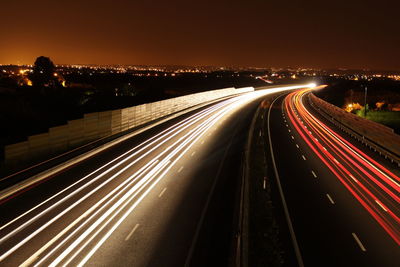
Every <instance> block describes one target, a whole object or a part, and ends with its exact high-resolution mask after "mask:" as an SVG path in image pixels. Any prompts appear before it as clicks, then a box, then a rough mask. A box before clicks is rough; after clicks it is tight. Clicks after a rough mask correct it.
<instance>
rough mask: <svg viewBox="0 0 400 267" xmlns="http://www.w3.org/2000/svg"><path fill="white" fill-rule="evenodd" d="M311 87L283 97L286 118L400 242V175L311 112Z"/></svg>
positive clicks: (398, 242)
mask: <svg viewBox="0 0 400 267" xmlns="http://www.w3.org/2000/svg"><path fill="white" fill-rule="evenodd" d="M310 91H311V89H304V90H300V91H297V92H293V93H291V94H289V95H288V96H287V97H286V98H285V101H284V105H285V110H286V113H287V114H288V118H289V119H290V121H291V123H292V124H293V126H294V128H295V129H296V131H297V132H298V134H299V135H300V136H301V138H302V139H303V140H304V141H305V143H306V144H307V145H308V146H309V147H310V148H311V150H312V151H313V152H314V153H315V155H316V156H317V157H318V158H319V159H320V160H321V161H322V162H323V163H324V164H325V165H326V166H327V167H328V168H329V170H330V171H331V172H332V173H333V174H334V175H335V176H336V177H337V178H338V179H339V181H340V182H341V183H342V184H343V185H344V186H345V188H346V189H347V190H348V191H349V192H350V193H351V194H352V195H353V196H354V197H355V198H356V199H357V201H358V202H359V203H360V204H361V205H362V206H363V207H364V208H365V209H366V210H367V211H368V212H369V214H371V216H372V217H373V218H374V219H375V220H376V221H377V222H378V223H379V224H380V225H381V226H382V227H383V229H384V230H385V231H386V232H387V233H388V234H389V235H390V236H391V237H392V238H393V240H394V241H395V242H396V243H397V244H398V245H400V218H399V214H400V209H399V203H400V195H399V193H400V178H399V177H398V176H396V175H395V174H394V173H392V172H391V171H389V170H388V169H387V168H385V167H384V166H382V165H381V164H379V163H378V162H377V161H375V160H373V159H372V158H371V157H369V156H368V155H366V154H365V153H364V152H362V151H361V150H360V149H358V148H357V147H355V146H354V145H353V144H351V143H350V142H349V141H347V140H346V139H345V138H343V137H342V136H340V135H339V134H338V133H337V132H335V131H334V130H333V129H332V128H330V127H329V126H327V125H326V124H324V123H323V122H322V121H321V120H319V119H318V118H316V117H315V116H313V115H312V114H311V113H310V112H309V110H307V108H306V106H305V105H304V100H305V99H306V98H307V94H308V93H309V92H310Z"/></svg>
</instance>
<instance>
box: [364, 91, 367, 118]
mask: <svg viewBox="0 0 400 267" xmlns="http://www.w3.org/2000/svg"><path fill="white" fill-rule="evenodd" d="M364 89H365V91H364V92H365V93H364V118H367V86H365V88H364Z"/></svg>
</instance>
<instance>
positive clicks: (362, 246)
mask: <svg viewBox="0 0 400 267" xmlns="http://www.w3.org/2000/svg"><path fill="white" fill-rule="evenodd" d="M351 234H352V236H353V238H354V239H355V240H356V242H357V244H358V246H359V247H360V248H361V250H362V251H364V252H365V251H367V250H366V249H365V247H364V245H363V244H362V243H361V241H360V239H359V238H358V236H357V235H356V234H355V233H351Z"/></svg>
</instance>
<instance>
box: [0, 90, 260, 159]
mask: <svg viewBox="0 0 400 267" xmlns="http://www.w3.org/2000/svg"><path fill="white" fill-rule="evenodd" d="M252 91H254V88H253V87H243V88H238V89H235V88H233V87H232V88H225V89H219V90H213V91H206V92H201V93H196V94H190V95H185V96H180V97H176V98H171V99H166V100H162V101H157V102H154V103H148V104H143V105H139V106H134V107H129V108H124V109H117V110H111V111H103V112H94V113H89V114H84V116H83V118H82V119H77V120H70V121H68V122H67V124H66V125H61V126H57V127H52V128H50V129H49V131H48V132H47V133H42V134H38V135H33V136H29V137H28V140H27V141H24V142H20V143H17V144H12V145H7V146H6V147H5V150H4V154H5V163H6V164H8V163H11V164H13V163H18V162H19V161H25V160H31V159H34V158H35V157H37V156H38V155H40V156H44V155H47V154H49V153H51V154H57V153H61V152H64V151H67V150H69V149H73V148H76V147H78V146H81V145H84V144H87V143H89V142H91V141H94V140H97V139H99V138H103V137H107V136H110V135H114V134H118V133H121V132H124V131H126V130H129V129H132V128H134V127H138V126H140V125H143V124H145V123H148V122H150V121H152V120H156V119H159V118H162V117H165V116H168V115H171V114H173V113H176V112H179V111H182V110H185V109H187V108H190V107H194V106H196V105H198V104H201V103H205V102H208V101H212V100H216V99H219V98H222V97H227V96H232V95H235V94H241V93H246V92H252Z"/></svg>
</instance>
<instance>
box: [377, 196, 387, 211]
mask: <svg viewBox="0 0 400 267" xmlns="http://www.w3.org/2000/svg"><path fill="white" fill-rule="evenodd" d="M375 202H376V203H377V204H378V205H379V207H381V208H382V209H383V210H384V211H386V212H387V209H386V208H385V207H384V206H383V205H382V203H381V202H380V201H379V200H377V199H375Z"/></svg>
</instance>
